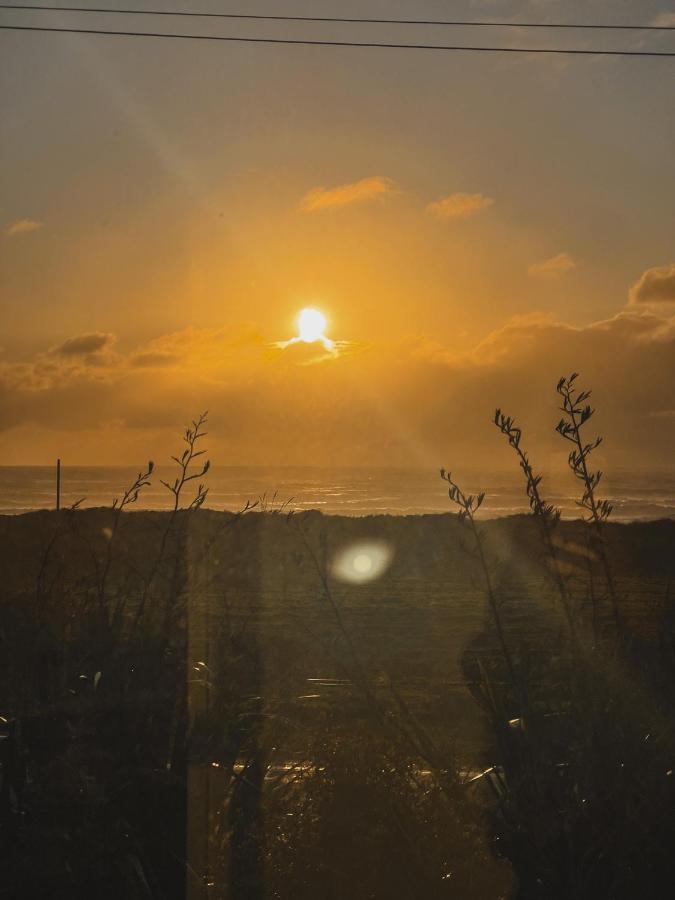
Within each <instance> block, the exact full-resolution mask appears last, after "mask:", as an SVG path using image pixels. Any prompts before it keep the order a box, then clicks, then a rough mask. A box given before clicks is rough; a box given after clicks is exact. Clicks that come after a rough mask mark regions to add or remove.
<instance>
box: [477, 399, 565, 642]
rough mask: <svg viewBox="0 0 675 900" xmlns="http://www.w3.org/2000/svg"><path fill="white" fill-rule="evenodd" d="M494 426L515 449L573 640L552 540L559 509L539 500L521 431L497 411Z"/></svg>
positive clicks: (538, 479) (538, 492)
mask: <svg viewBox="0 0 675 900" xmlns="http://www.w3.org/2000/svg"><path fill="white" fill-rule="evenodd" d="M494 423H495V425H496V426H497V428H499V430H500V431H501V433H502V434H503V435H504V436H505V437H506V439H507V440H508V442H509V445H510V446H511V447H512V448H513V449H514V450H515V452H516V454H517V456H518V461H519V463H520V468H521V469H522V471H523V474H524V475H525V480H526V485H527V486H526V491H527V496H528V499H529V501H530V509H531V510H532V512H533V514H534V516H535V517H536V519H537V522H538V524H539V530H540V533H541V537H542V540H543V542H544V546H545V548H546V552H547V553H548V557H549V561H550V564H551V571H552V575H553V580H554V582H555V585H556V588H557V590H558V594H559V596H560V603H561V605H562V608H563V612H564V614H565V618H566V619H567V625H568V627H569V630H570V635H571V637H572V638H573V639H576V626H575V622H574V616H573V613H572V603H571V599H570V595H569V591H568V590H567V584H566V583H565V579H564V578H563V575H562V572H561V571H560V560H559V558H558V552H557V550H556V547H555V543H554V541H553V529H554V528H555V526H556V524H557V523H558V521H559V519H560V510H559V509H557V508H556V507H555V506H554V505H553V504H551V503H546V501H545V500H543V499H542V496H541V493H540V491H539V485H540V483H541V475H535V474H534V470H533V469H532V465H531V463H530V460H529V457H528V455H527V453H526V452H525V451H524V450H523V448H522V447H521V445H520V440H521V437H522V430H521V429H520V428H518V426H517V425H516V423H515V421H514V419H512V418H511V416H505V415H504V414H503V413H502V411H501V410H500V409H497V410H495V416H494Z"/></svg>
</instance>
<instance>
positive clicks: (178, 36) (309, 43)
mask: <svg viewBox="0 0 675 900" xmlns="http://www.w3.org/2000/svg"><path fill="white" fill-rule="evenodd" d="M0 31H36V32H52V33H56V34H97V35H109V36H114V37H146V38H168V39H169V40H188V41H224V42H227V43H238V44H295V45H302V46H305V47H367V48H374V47H380V48H382V49H387V50H449V51H458V52H467V53H550V54H558V55H573V56H663V57H673V56H675V51H671V50H582V49H566V48H560V47H470V46H462V45H461V44H459V45H456V46H454V45H448V44H390V43H380V42H377V41H319V40H303V39H301V38H267V37H264V38H261V37H230V36H226V35H216V34H182V33H179V32H176V33H174V34H171V33H168V32H157V31H113V30H111V29H103V28H50V27H47V26H39V25H0Z"/></svg>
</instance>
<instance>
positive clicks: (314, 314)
mask: <svg viewBox="0 0 675 900" xmlns="http://www.w3.org/2000/svg"><path fill="white" fill-rule="evenodd" d="M327 324H328V323H327V322H326V317H325V316H324V314H323V313H322V312H319V310H318V309H312V308H311V307H307V308H306V309H303V310H302V311H301V312H300V315H299V316H298V332H299V335H298V336H299V338H300V340H301V341H304V342H305V343H306V344H312V343H313V342H314V341H325V340H326V336H325V334H324V331H325V330H326V325H327Z"/></svg>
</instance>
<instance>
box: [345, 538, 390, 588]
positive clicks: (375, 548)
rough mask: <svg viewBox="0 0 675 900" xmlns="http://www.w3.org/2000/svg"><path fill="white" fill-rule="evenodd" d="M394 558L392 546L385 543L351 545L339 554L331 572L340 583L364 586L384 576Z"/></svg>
mask: <svg viewBox="0 0 675 900" xmlns="http://www.w3.org/2000/svg"><path fill="white" fill-rule="evenodd" d="M393 556H394V553H393V550H392V548H391V546H390V545H389V544H387V543H386V542H385V541H368V542H365V541H364V542H362V543H357V544H350V545H349V546H348V547H345V548H344V549H343V550H341V551H340V552H339V553H338V554H337V556H336V557H335V559H334V560H333V563H332V566H331V572H332V574H333V575H334V576H335V578H337V579H339V580H340V581H346V582H348V583H351V584H364V583H365V582H367V581H374V580H375V579H376V578H379V577H380V576H381V575H383V574H384V573H385V572H386V570H387V569H388V568H389V564H390V563H391V561H392V558H393Z"/></svg>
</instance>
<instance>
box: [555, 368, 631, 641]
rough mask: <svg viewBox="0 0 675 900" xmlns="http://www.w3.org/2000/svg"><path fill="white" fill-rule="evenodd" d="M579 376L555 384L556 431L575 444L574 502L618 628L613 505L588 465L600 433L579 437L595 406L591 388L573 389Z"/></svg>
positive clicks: (572, 461)
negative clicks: (610, 529)
mask: <svg viewBox="0 0 675 900" xmlns="http://www.w3.org/2000/svg"><path fill="white" fill-rule="evenodd" d="M578 377H579V376H578V374H577V373H576V372H574V373H573V374H572V375H570V377H569V378H564V377H563V378H561V379H560V381H559V382H558V384H557V386H556V390H557V391H558V393H559V394H560V396H561V397H562V403H563V405H562V406H561V407H560V411H561V412H562V413H564V415H565V416H566V417H567V418H566V419H565V418H562V419H561V420H560V421H559V422H558V424H557V426H556V431H557V432H558V434H560V435H561V436H562V437H563V438H565V440H567V441H570V443H571V444H573V445H574V449H573V450H572V451H571V452H570V454H569V457H568V464H569V467H570V469H571V470H572V472H573V473H574V476H575V477H576V478H577V479H579V481H581V482H582V484H583V486H584V490H583V494H582V496H581V500H578V501H577V505H578V506H580V507H581V508H582V509H585V510H586V512H587V514H588V516H587V518H586V519H585V521H586V522H588V523H589V524H590V525H591V526H592V527H593V529H594V531H595V535H596V549H597V552H598V556H599V558H600V561H601V564H602V568H603V572H604V575H605V580H606V582H607V590H608V593H609V598H610V602H611V604H612V613H613V616H614V622H615V625H616V627H617V630H621V628H622V622H621V613H620V611H619V600H618V595H617V590H616V585H615V582H614V574H613V572H612V567H611V565H610V562H609V557H608V555H607V549H606V547H605V540H604V534H603V525H604V523H605V522H606V521H607V519H608V518H609V516H610V514H611V512H612V508H613V507H612V504H611V503H610V502H609V501H608V500H598V498H597V497H596V494H595V491H596V488H597V487H598V485H599V484H600V480H601V479H602V472H601V471H596V472H591V471H590V469H589V467H588V458H589V456H590V455H591V453H592V452H593V451H594V450H595V449H596V448H597V447H599V446H600V444H601V443H602V437H596V438H595V440H593V441H591V442H590V443H584V441H583V439H582V434H581V429H582V426H583V425H585V423H586V422H588V420H589V419H590V418H591V416H592V415H593V413H594V412H595V410H594V409H593V408H592V407H591V406H590V405H589V404H587V403H586V401H587V400H588V398H589V397H590V396H591V392H590V391H577V390H576V388H575V386H574V384H575V381H576V379H577V378H578ZM584 404H585V405H584Z"/></svg>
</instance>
